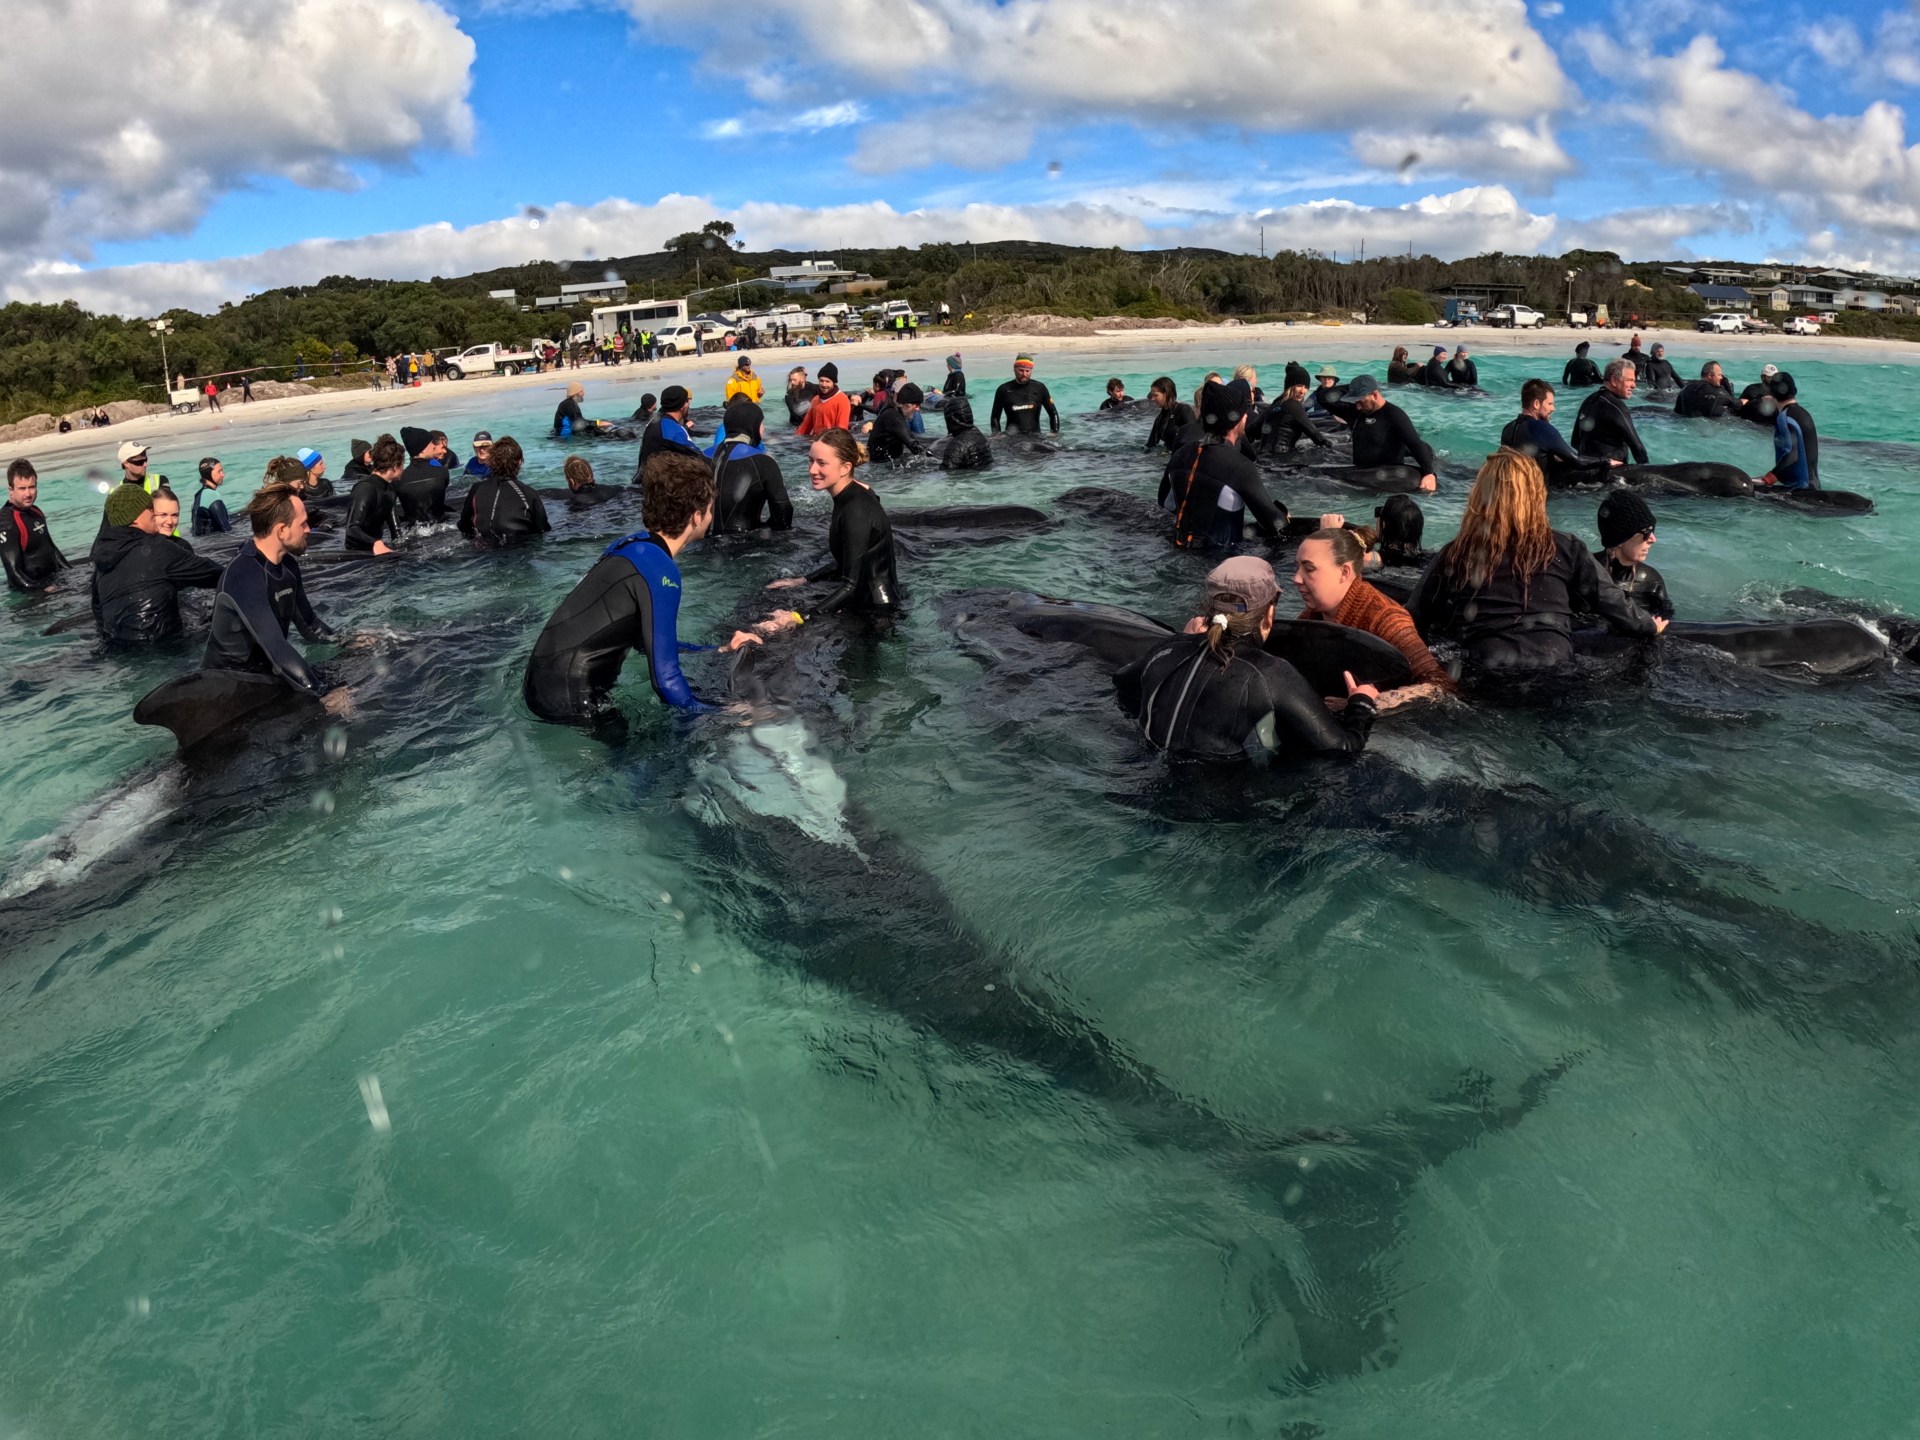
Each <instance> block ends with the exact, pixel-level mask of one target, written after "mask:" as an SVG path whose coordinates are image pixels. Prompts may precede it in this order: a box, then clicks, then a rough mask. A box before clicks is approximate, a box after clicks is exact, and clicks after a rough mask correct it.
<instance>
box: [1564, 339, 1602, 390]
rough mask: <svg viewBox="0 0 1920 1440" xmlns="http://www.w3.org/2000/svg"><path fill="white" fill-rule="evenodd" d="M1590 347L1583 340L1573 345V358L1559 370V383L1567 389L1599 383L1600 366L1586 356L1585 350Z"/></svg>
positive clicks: (1581, 387) (1590, 346)
mask: <svg viewBox="0 0 1920 1440" xmlns="http://www.w3.org/2000/svg"><path fill="white" fill-rule="evenodd" d="M1592 348H1593V346H1592V345H1591V344H1589V343H1588V342H1587V341H1585V340H1582V341H1581V342H1580V343H1579V344H1578V345H1576V346H1574V347H1573V358H1572V359H1571V360H1569V361H1567V368H1566V369H1564V370H1562V371H1561V372H1560V383H1561V384H1562V385H1564V386H1566V387H1567V388H1568V389H1569V390H1578V389H1584V388H1586V387H1587V386H1589V385H1598V384H1599V383H1600V367H1599V366H1598V365H1596V364H1594V363H1593V361H1592V360H1591V359H1589V358H1588V357H1587V351H1589V350H1591V349H1592Z"/></svg>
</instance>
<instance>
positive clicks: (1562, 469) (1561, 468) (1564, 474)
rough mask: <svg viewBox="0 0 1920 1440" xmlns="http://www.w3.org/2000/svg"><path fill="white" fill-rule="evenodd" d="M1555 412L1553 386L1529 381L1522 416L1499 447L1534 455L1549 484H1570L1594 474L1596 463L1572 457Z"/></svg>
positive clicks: (1524, 390) (1510, 424)
mask: <svg viewBox="0 0 1920 1440" xmlns="http://www.w3.org/2000/svg"><path fill="white" fill-rule="evenodd" d="M1553 409H1554V395H1553V386H1551V385H1549V384H1548V383H1547V382H1546V381H1544V380H1529V381H1527V383H1526V384H1524V385H1522V386H1521V387H1520V413H1519V415H1517V416H1515V417H1514V418H1513V419H1512V420H1509V421H1508V422H1507V428H1506V429H1504V430H1502V431H1501V432H1500V443H1501V444H1502V445H1504V446H1506V447H1507V448H1508V449H1509V450H1518V451H1519V452H1520V453H1521V454H1522V455H1531V456H1532V457H1533V458H1534V459H1535V460H1536V461H1538V462H1539V464H1540V469H1541V471H1542V472H1543V473H1544V474H1545V476H1546V478H1547V483H1548V484H1550V485H1551V484H1553V483H1554V482H1555V481H1556V480H1558V481H1562V482H1563V483H1569V484H1570V483H1572V481H1573V480H1574V478H1575V475H1574V472H1577V471H1586V470H1592V469H1593V462H1592V461H1590V460H1582V459H1581V458H1580V457H1579V456H1578V455H1576V454H1574V453H1573V447H1572V446H1571V445H1569V444H1567V441H1566V437H1565V436H1563V435H1562V434H1561V433H1560V431H1559V430H1558V428H1556V427H1555V425H1554V424H1553ZM1613 463H1614V464H1616V465H1618V464H1619V463H1620V462H1619V461H1618V460H1616V461H1614V462H1613Z"/></svg>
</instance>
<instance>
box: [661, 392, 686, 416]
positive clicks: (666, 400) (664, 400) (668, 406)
mask: <svg viewBox="0 0 1920 1440" xmlns="http://www.w3.org/2000/svg"><path fill="white" fill-rule="evenodd" d="M692 398H693V397H692V396H691V395H689V394H688V393H687V387H686V386H684V385H669V386H667V388H666V389H664V390H662V391H661V392H660V409H661V410H662V411H664V412H665V413H666V414H668V415H671V414H672V413H673V412H674V411H676V410H678V409H679V408H680V407H681V406H682V405H684V404H686V403H687V401H689V400H691V399H692Z"/></svg>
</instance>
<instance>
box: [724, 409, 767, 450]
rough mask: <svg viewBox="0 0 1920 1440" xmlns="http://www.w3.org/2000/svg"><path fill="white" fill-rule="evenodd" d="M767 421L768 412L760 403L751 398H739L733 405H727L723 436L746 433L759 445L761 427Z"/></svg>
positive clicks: (748, 437) (745, 434)
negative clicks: (766, 412) (757, 403)
mask: <svg viewBox="0 0 1920 1440" xmlns="http://www.w3.org/2000/svg"><path fill="white" fill-rule="evenodd" d="M766 422H767V417H766V414H765V412H763V411H762V410H761V409H760V407H759V406H758V405H756V404H754V403H753V402H752V401H751V400H747V399H737V400H735V401H734V402H733V403H732V404H731V405H729V406H727V413H726V418H725V419H724V420H723V421H722V424H721V428H722V429H723V430H724V432H725V434H723V435H722V436H721V438H722V439H725V438H726V436H727V435H744V436H746V437H747V439H749V440H751V441H752V442H753V443H754V444H756V445H758V444H759V443H760V427H761V426H763V425H765V424H766Z"/></svg>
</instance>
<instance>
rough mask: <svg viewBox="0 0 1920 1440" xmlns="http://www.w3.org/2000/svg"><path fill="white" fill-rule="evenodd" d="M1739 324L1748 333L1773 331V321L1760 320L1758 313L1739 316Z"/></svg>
mask: <svg viewBox="0 0 1920 1440" xmlns="http://www.w3.org/2000/svg"><path fill="white" fill-rule="evenodd" d="M1740 325H1741V328H1742V329H1744V330H1745V331H1746V332H1747V334H1749V335H1771V334H1772V333H1773V322H1772V321H1771V320H1762V319H1761V318H1760V317H1759V316H1758V315H1743V316H1741V317H1740Z"/></svg>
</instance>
